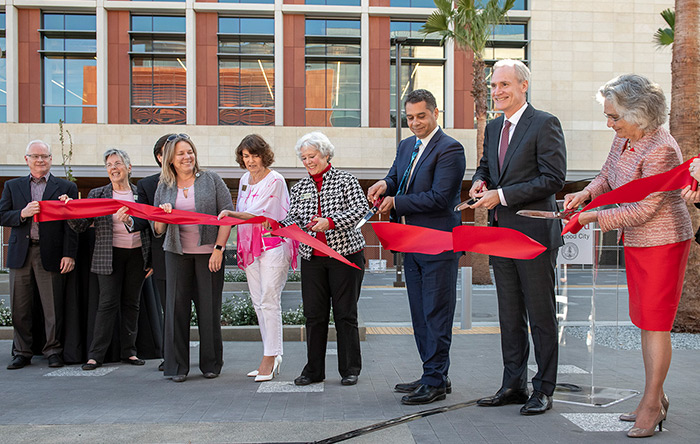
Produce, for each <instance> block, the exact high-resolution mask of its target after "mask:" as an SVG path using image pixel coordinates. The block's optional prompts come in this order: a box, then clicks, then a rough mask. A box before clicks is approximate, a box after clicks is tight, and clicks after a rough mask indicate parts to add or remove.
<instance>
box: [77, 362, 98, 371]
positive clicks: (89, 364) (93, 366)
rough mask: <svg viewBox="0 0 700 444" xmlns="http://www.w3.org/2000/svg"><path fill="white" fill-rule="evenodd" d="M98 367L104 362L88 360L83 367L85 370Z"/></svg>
mask: <svg viewBox="0 0 700 444" xmlns="http://www.w3.org/2000/svg"><path fill="white" fill-rule="evenodd" d="M98 367H102V363H100V362H96V363H94V364H91V363H89V362H88V363H85V364H83V365H82V367H81V368H82V369H83V370H95V369H96V368H98Z"/></svg>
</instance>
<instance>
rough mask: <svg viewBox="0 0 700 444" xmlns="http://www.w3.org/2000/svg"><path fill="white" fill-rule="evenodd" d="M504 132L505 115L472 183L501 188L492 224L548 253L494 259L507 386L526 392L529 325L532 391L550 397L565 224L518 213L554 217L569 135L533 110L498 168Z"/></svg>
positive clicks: (490, 130) (493, 126)
mask: <svg viewBox="0 0 700 444" xmlns="http://www.w3.org/2000/svg"><path fill="white" fill-rule="evenodd" d="M502 128H503V117H502V116H501V117H499V118H497V119H494V120H493V121H491V122H490V123H489V124H488V125H487V126H486V134H485V136H484V155H483V157H482V158H481V161H480V162H479V167H478V168H477V170H476V173H475V174H474V177H473V179H472V180H474V181H476V180H483V181H484V182H486V184H487V185H488V188H489V189H496V188H501V189H502V190H503V196H504V198H505V201H506V204H507V206H503V205H497V206H496V207H495V208H494V209H493V210H490V211H489V222H490V224H491V225H493V226H499V227H506V228H512V229H514V230H518V231H520V232H522V233H524V234H526V235H528V236H530V237H531V238H533V239H535V240H536V241H538V242H540V243H541V244H542V245H544V246H545V247H547V251H545V252H544V253H542V254H541V255H539V256H538V257H536V258H535V259H530V260H521V259H509V258H503V257H496V256H492V257H491V264H492V265H493V273H494V277H495V278H496V291H497V294H498V320H499V323H500V325H501V352H502V354H503V367H504V369H503V381H502V387H503V388H512V389H516V390H526V389H527V371H528V369H527V361H528V357H529V354H530V341H529V338H528V328H527V327H528V326H527V324H528V321H529V323H530V330H531V331H532V342H533V343H534V345H535V359H536V361H537V366H538V371H537V374H536V375H535V377H534V378H533V379H532V386H533V388H534V389H535V390H537V391H540V392H543V393H545V394H546V395H550V396H551V395H552V393H553V392H554V388H555V386H556V379H557V361H558V344H557V322H556V306H555V301H554V267H555V265H556V258H557V249H558V248H559V247H560V246H561V245H562V244H563V241H562V237H561V222H560V221H559V220H541V219H531V218H527V217H523V216H518V215H517V214H516V213H517V212H518V211H519V210H522V209H534V210H550V211H557V203H556V200H555V194H556V193H557V192H558V191H560V190H561V189H562V188H563V186H564V180H565V177H566V145H565V143H564V133H563V131H562V129H561V125H560V123H559V120H558V119H557V118H556V117H554V116H553V115H551V114H549V113H546V112H544V111H538V110H536V109H535V108H533V107H532V105H528V107H527V108H526V109H525V111H524V112H523V114H522V116H521V117H520V120H519V121H518V124H517V125H516V127H515V130H514V132H513V135H512V137H511V139H510V143H509V145H508V150H507V151H506V155H505V158H504V160H503V166H502V167H501V168H499V166H498V147H499V140H500V137H501V130H502Z"/></svg>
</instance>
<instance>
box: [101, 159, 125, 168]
mask: <svg viewBox="0 0 700 444" xmlns="http://www.w3.org/2000/svg"><path fill="white" fill-rule="evenodd" d="M123 166H124V162H120V161H116V162H114V163H105V168H107V169H110V168H121V167H123Z"/></svg>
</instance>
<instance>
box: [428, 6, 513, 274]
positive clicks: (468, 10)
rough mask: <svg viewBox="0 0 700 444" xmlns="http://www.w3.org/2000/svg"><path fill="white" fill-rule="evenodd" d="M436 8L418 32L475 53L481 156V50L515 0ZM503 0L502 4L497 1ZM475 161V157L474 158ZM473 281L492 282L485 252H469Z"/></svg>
mask: <svg viewBox="0 0 700 444" xmlns="http://www.w3.org/2000/svg"><path fill="white" fill-rule="evenodd" d="M433 1H434V2H435V7H436V8H437V10H436V11H434V12H433V13H432V14H430V17H428V20H426V22H425V25H423V27H422V28H421V32H422V33H423V34H425V35H428V34H431V33H437V34H439V35H440V36H441V37H442V43H444V42H445V41H446V40H452V41H453V42H454V43H455V45H456V46H457V47H458V48H459V49H462V50H465V51H466V50H471V52H472V53H474V60H473V61H472V68H473V70H474V78H473V81H472V97H474V111H475V114H476V152H477V156H478V157H479V158H481V156H482V155H483V147H484V133H485V131H486V113H487V111H488V106H487V100H488V95H489V91H488V86H487V85H486V63H485V62H484V57H483V52H484V49H485V48H486V43H487V42H488V39H489V37H490V36H491V34H492V33H493V30H494V28H495V27H496V25H498V24H499V23H503V22H504V21H505V19H506V16H507V14H508V11H509V10H510V9H511V8H512V7H513V5H514V4H515V0H505V1H503V0H500V1H499V0H488V1H487V2H486V4H483V1H481V0H480V1H476V0H456V2H455V3H454V4H453V2H452V0H433ZM501 2H503V6H499V3H501ZM477 161H478V159H477ZM486 218H487V211H486V210H485V209H478V210H476V211H475V212H474V222H475V224H476V225H478V226H485V225H486ZM472 268H473V270H474V273H473V274H472V281H473V282H474V283H475V284H489V283H491V275H490V273H489V263H488V256H486V255H480V254H472Z"/></svg>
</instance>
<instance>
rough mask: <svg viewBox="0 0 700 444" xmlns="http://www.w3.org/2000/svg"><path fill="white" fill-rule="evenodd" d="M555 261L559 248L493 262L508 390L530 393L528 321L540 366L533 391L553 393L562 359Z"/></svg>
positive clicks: (498, 259)
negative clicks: (534, 256) (533, 255)
mask: <svg viewBox="0 0 700 444" xmlns="http://www.w3.org/2000/svg"><path fill="white" fill-rule="evenodd" d="M556 260H557V249H553V250H547V251H545V252H544V253H542V254H541V255H539V256H538V257H536V258H535V259H529V260H522V259H508V258H503V257H495V256H492V257H491V263H492V265H493V274H494V276H495V278H496V291H497V293H498V320H499V323H500V325H501V352H502V354H503V384H502V387H504V388H514V389H526V388H527V360H528V357H529V355H530V341H529V338H528V331H527V325H528V320H529V322H530V330H531V332H532V342H533V344H534V346H535V360H536V361H537V374H536V375H535V376H534V378H532V387H533V388H534V389H535V390H538V391H540V392H543V393H545V394H546V395H550V396H551V395H552V393H554V389H555V387H556V383H557V362H558V359H559V347H558V343H557V320H556V304H555V300H554V279H555V276H554V267H555V266H556Z"/></svg>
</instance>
